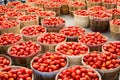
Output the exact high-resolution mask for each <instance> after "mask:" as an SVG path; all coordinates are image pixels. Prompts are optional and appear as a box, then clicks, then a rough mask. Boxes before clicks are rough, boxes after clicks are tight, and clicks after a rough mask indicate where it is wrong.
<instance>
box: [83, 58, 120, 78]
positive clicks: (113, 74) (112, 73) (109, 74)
mask: <svg viewBox="0 0 120 80" xmlns="http://www.w3.org/2000/svg"><path fill="white" fill-rule="evenodd" d="M83 58H84V56H83V57H82V64H83V65H84V66H87V67H89V68H92V67H91V66H89V65H87V64H86V63H85V62H84V61H83ZM95 70H97V71H98V72H99V73H100V74H101V76H102V80H115V79H116V78H117V74H118V72H119V70H120V66H118V67H117V68H114V69H110V70H101V69H95Z"/></svg>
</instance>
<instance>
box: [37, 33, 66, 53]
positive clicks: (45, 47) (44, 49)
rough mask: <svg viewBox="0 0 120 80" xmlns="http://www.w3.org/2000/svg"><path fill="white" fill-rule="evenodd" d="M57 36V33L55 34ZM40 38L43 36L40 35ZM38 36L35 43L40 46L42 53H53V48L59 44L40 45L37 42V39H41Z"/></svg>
mask: <svg viewBox="0 0 120 80" xmlns="http://www.w3.org/2000/svg"><path fill="white" fill-rule="evenodd" d="M57 34H58V33H57ZM41 36H44V34H42V35H41ZM41 36H39V37H38V38H37V42H38V43H39V44H40V45H41V48H42V51H41V52H43V53H45V52H47V51H49V52H55V47H56V46H57V45H58V44H59V43H56V44H45V43H41V42H40V41H38V39H39V38H40V37H41ZM63 42H66V39H65V40H64V41H63ZM63 42H60V43H63Z"/></svg>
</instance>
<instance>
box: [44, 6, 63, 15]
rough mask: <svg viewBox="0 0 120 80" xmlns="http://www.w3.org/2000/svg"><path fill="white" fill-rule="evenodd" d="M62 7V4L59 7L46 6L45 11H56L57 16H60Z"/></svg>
mask: <svg viewBox="0 0 120 80" xmlns="http://www.w3.org/2000/svg"><path fill="white" fill-rule="evenodd" d="M60 9H61V6H59V7H45V11H54V12H56V15H57V16H60V13H61V12H60Z"/></svg>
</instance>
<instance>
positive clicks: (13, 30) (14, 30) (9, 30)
mask: <svg viewBox="0 0 120 80" xmlns="http://www.w3.org/2000/svg"><path fill="white" fill-rule="evenodd" d="M4 33H16V34H19V33H20V23H18V25H16V26H14V27H11V28H6V29H0V34H4Z"/></svg>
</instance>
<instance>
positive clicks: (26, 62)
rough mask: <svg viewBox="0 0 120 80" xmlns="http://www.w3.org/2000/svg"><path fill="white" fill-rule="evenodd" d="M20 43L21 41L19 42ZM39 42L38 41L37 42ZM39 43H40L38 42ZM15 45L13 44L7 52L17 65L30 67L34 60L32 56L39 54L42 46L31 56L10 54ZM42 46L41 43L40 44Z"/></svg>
mask: <svg viewBox="0 0 120 80" xmlns="http://www.w3.org/2000/svg"><path fill="white" fill-rule="evenodd" d="M18 44H19V43H18ZM36 44H37V43H36ZM37 45H39V44H37ZM12 46H13V45H11V46H10V47H9V48H8V50H7V54H8V55H9V56H10V57H11V59H12V61H13V62H14V63H15V65H19V66H25V67H28V68H30V62H31V60H32V58H33V57H34V56H36V55H38V54H39V53H40V51H41V47H40V50H39V51H38V52H37V53H34V54H32V55H29V56H25V57H21V56H13V55H11V54H10V50H11V48H12ZM39 46H40V45H39Z"/></svg>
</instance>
